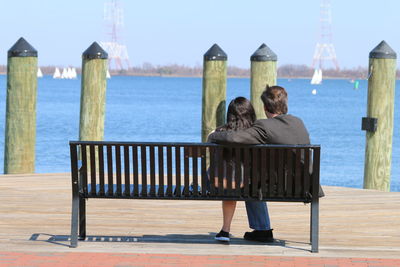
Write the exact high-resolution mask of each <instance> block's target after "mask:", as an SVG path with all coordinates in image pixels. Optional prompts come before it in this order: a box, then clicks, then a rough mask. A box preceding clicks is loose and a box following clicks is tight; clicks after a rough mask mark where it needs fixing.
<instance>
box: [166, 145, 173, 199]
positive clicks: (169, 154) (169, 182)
mask: <svg viewBox="0 0 400 267" xmlns="http://www.w3.org/2000/svg"><path fill="white" fill-rule="evenodd" d="M167 185H168V187H167V195H168V196H172V147H170V146H167Z"/></svg>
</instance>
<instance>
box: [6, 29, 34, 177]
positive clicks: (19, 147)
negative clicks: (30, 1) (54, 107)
mask: <svg viewBox="0 0 400 267" xmlns="http://www.w3.org/2000/svg"><path fill="white" fill-rule="evenodd" d="M37 55H38V53H37V51H36V49H35V48H33V47H32V46H31V45H30V44H29V43H28V42H27V41H26V40H25V39H24V38H22V37H21V38H20V39H19V40H18V41H17V42H16V43H15V44H14V45H13V46H12V47H11V48H10V50H8V62H7V103H6V127H5V145H4V173H5V174H17V173H34V172H35V143H36V97H37V71H38V59H37Z"/></svg>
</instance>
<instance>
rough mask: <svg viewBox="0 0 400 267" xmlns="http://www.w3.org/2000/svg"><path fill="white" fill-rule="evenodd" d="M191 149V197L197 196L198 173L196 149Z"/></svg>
mask: <svg viewBox="0 0 400 267" xmlns="http://www.w3.org/2000/svg"><path fill="white" fill-rule="evenodd" d="M191 149H192V179H193V188H192V190H193V195H194V196H196V197H197V196H199V188H198V187H199V172H198V150H197V147H191Z"/></svg>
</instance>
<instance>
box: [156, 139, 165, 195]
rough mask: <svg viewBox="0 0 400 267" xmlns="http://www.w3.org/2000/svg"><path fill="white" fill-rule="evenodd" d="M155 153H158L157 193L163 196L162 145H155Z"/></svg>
mask: <svg viewBox="0 0 400 267" xmlns="http://www.w3.org/2000/svg"><path fill="white" fill-rule="evenodd" d="M157 153H158V184H159V189H158V192H157V195H159V196H164V190H163V189H162V190H161V188H164V147H163V146H157Z"/></svg>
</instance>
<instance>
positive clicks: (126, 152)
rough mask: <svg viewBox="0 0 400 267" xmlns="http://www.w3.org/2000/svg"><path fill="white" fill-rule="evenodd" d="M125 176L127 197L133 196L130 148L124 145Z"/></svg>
mask: <svg viewBox="0 0 400 267" xmlns="http://www.w3.org/2000/svg"><path fill="white" fill-rule="evenodd" d="M123 147H124V171H125V172H124V176H125V190H124V194H125V196H130V195H131V190H130V189H131V186H130V185H131V178H130V177H131V174H130V166H129V146H128V145H124V146H123Z"/></svg>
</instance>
